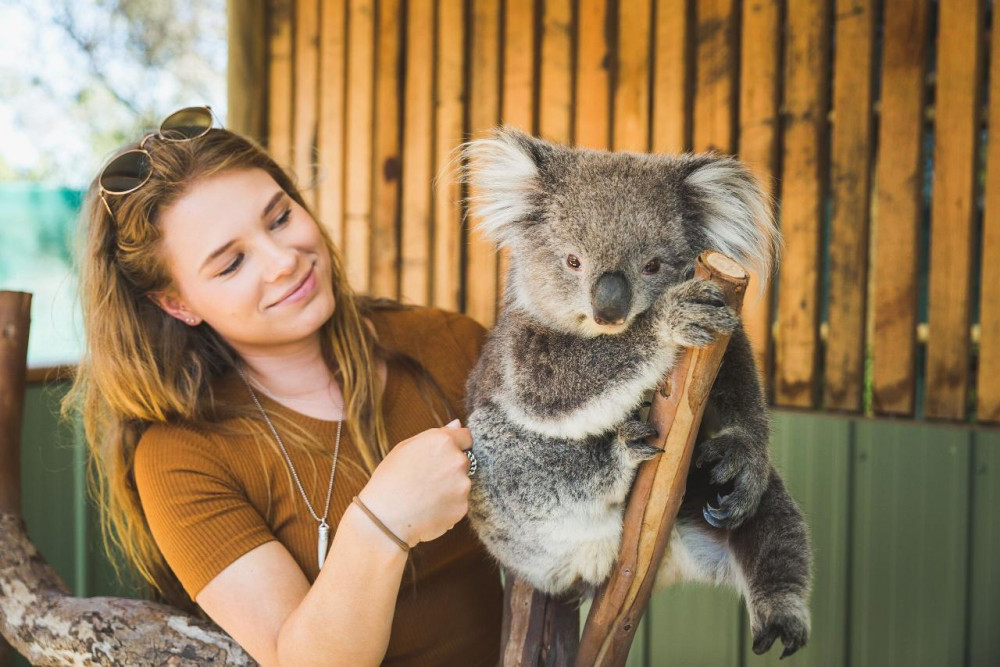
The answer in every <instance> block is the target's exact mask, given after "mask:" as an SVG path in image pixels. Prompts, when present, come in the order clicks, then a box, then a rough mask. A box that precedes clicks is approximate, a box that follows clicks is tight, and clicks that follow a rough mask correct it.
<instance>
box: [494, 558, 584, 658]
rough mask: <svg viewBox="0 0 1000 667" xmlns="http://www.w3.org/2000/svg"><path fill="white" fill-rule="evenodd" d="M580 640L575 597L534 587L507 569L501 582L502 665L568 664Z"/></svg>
mask: <svg viewBox="0 0 1000 667" xmlns="http://www.w3.org/2000/svg"><path fill="white" fill-rule="evenodd" d="M579 642H580V609H579V607H578V606H577V603H576V602H575V601H565V600H560V599H558V598H553V597H550V596H548V595H543V594H542V593H540V592H538V591H536V590H535V589H534V588H532V587H531V585H530V584H528V583H527V582H525V581H522V580H521V579H518V578H517V577H515V576H514V575H513V574H511V573H510V572H508V573H507V577H506V581H505V584H504V614H503V630H502V632H501V640H500V646H502V647H503V651H504V653H503V661H502V664H503V665H504V667H535V666H536V665H544V666H545V667H568V666H569V665H572V664H573V662H574V661H575V660H576V649H577V645H578V644H579Z"/></svg>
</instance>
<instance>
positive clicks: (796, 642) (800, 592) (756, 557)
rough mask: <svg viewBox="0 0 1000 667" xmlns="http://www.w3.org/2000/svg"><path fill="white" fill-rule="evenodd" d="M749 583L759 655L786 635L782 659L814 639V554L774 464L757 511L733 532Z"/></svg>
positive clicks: (732, 543)
mask: <svg viewBox="0 0 1000 667" xmlns="http://www.w3.org/2000/svg"><path fill="white" fill-rule="evenodd" d="M729 544H730V546H731V548H732V552H733V555H734V556H735V560H736V563H737V566H738V569H739V571H740V572H741V573H742V575H743V578H744V580H745V581H746V585H747V593H746V602H747V609H748V611H749V612H750V627H751V630H752V631H753V651H754V653H756V654H758V655H760V654H762V653H764V652H766V651H767V650H768V649H770V648H771V645H772V644H773V643H774V641H775V639H777V638H779V637H780V638H781V641H782V643H783V644H784V646H785V648H784V651H783V652H782V654H781V657H785V656H787V655H791V654H792V653H794V652H795V651H797V650H798V649H799V648H801V647H802V646H804V645H805V643H806V640H807V639H808V638H809V622H810V619H809V581H810V569H811V560H812V557H811V553H810V549H809V534H808V529H807V527H806V522H805V518H804V517H803V516H802V512H801V511H800V510H799V508H798V506H797V505H796V504H795V501H794V500H793V499H792V497H791V495H789V493H788V491H787V490H786V489H785V485H784V483H783V482H782V481H781V477H779V476H778V473H777V472H775V470H774V469H773V468H772V469H771V473H770V477H769V479H768V485H767V490H766V491H765V492H764V495H763V497H762V499H761V503H760V507H759V508H758V509H757V512H756V513H755V514H754V515H753V516H752V517H750V518H749V519H748V520H747V521H746V522H745V523H743V524H742V525H740V526H739V527H738V528H736V529H735V530H733V531H732V532H731V533H730V534H729Z"/></svg>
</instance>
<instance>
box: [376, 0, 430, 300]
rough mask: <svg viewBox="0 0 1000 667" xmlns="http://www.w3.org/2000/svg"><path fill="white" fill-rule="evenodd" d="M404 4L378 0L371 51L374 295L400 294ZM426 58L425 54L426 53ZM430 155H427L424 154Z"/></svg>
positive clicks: (392, 295)
mask: <svg viewBox="0 0 1000 667" xmlns="http://www.w3.org/2000/svg"><path fill="white" fill-rule="evenodd" d="M402 20H403V9H402V7H401V5H400V1H399V0H380V2H379V5H378V12H377V21H378V25H377V27H376V31H377V34H378V39H377V42H378V46H377V49H378V50H377V52H376V56H375V127H374V131H375V138H374V160H373V165H374V171H373V176H372V178H373V180H372V197H373V204H372V229H371V249H372V250H371V257H372V269H371V279H372V282H371V289H370V292H371V294H372V295H374V296H386V297H389V298H392V299H395V298H398V297H399V295H400V286H399V284H400V265H399V256H400V252H399V241H398V235H397V231H398V228H399V210H400V187H401V186H400V170H401V169H402V167H401V165H400V163H401V162H402V159H403V156H401V153H402V146H401V145H400V144H401V139H400V136H399V124H400V123H399V116H400V109H401V105H400V102H401V96H402V88H403V73H402V72H400V70H399V65H400V62H402V50H403V29H404V27H403V24H402ZM427 57H428V58H430V55H428V56H427ZM427 159H428V160H429V159H430V156H429V155H428V156H427Z"/></svg>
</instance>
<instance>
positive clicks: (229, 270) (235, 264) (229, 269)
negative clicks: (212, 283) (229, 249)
mask: <svg viewBox="0 0 1000 667" xmlns="http://www.w3.org/2000/svg"><path fill="white" fill-rule="evenodd" d="M242 260H243V253H239V254H238V255H236V258H235V259H233V262H232V264H230V265H229V266H227V267H226V268H225V269H223V270H222V273H220V274H219V275H220V276H227V275H229V274H230V273H232V272H233V271H235V270H236V269H238V268H240V264H242Z"/></svg>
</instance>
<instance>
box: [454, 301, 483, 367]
mask: <svg viewBox="0 0 1000 667" xmlns="http://www.w3.org/2000/svg"><path fill="white" fill-rule="evenodd" d="M446 317H447V322H448V329H449V330H450V331H451V334H452V335H453V336H454V337H455V342H456V343H457V344H458V347H459V348H460V349H461V350H462V352H463V353H464V354H465V358H466V360H467V361H468V362H469V365H470V366H473V365H475V363H476V360H477V359H479V354H480V353H481V352H482V349H483V344H484V343H485V342H486V335H487V330H486V327H484V326H483V325H482V324H480V323H479V322H477V321H476V320H474V319H472V318H471V317H469V316H468V315H464V314H462V313H451V312H449V313H447V314H446Z"/></svg>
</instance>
